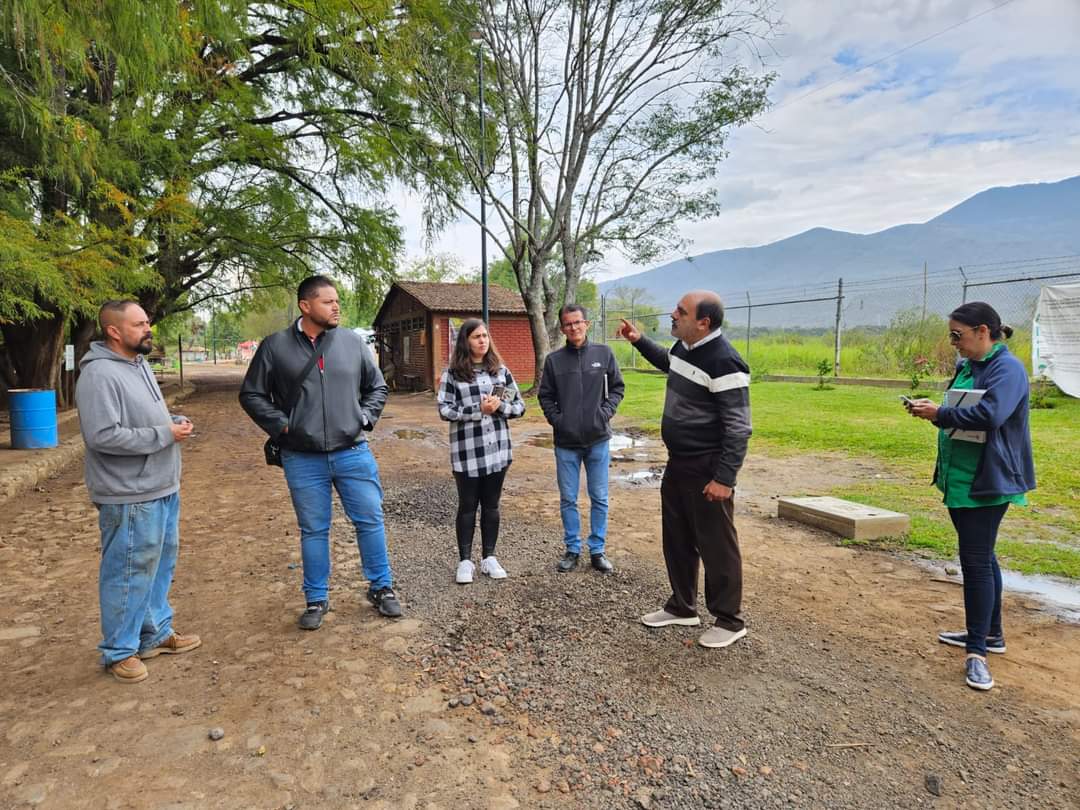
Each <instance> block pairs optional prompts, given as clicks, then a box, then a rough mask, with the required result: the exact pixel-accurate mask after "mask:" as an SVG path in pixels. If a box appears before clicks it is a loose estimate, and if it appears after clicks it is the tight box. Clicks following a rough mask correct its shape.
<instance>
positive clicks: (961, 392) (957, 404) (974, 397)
mask: <svg viewBox="0 0 1080 810" xmlns="http://www.w3.org/2000/svg"><path fill="white" fill-rule="evenodd" d="M985 393H986V389H985V388H970V389H964V388H950V389H949V390H948V391H946V392H945V404H946V405H947V406H948V407H950V408H969V407H971V406H972V405H977V404H978V403H979V401H980V400H981V399H982V398H983V394H985ZM945 432H946V433H947V434H948V435H949V438H950V439H956V440H957V441H961V442H975V443H976V444H986V431H985V430H961V429H960V428H947V429H946V431H945Z"/></svg>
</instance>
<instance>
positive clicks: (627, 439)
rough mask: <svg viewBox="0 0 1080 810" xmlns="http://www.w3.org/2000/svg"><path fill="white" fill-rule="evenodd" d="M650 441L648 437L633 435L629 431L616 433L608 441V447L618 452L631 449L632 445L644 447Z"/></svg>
mask: <svg viewBox="0 0 1080 810" xmlns="http://www.w3.org/2000/svg"><path fill="white" fill-rule="evenodd" d="M648 443H649V440H648V439H645V438H642V437H641V436H631V435H630V434H629V433H615V434H613V435H612V437H611V441H610V442H608V449H610V450H611V451H612V452H614V453H617V452H619V451H620V450H629V449H630V448H632V447H644V446H645V445H647V444H648Z"/></svg>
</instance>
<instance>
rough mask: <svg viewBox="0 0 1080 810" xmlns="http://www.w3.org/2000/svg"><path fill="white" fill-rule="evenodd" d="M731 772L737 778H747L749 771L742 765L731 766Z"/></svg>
mask: <svg viewBox="0 0 1080 810" xmlns="http://www.w3.org/2000/svg"><path fill="white" fill-rule="evenodd" d="M731 772H732V773H733V774H735V775H736V776H746V774H747V770H746V768H743V767H742V766H740V765H733V766H731Z"/></svg>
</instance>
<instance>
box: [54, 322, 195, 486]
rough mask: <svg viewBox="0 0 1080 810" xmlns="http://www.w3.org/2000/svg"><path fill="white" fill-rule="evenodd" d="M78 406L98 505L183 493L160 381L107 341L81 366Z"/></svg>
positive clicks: (139, 360)
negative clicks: (107, 344)
mask: <svg viewBox="0 0 1080 810" xmlns="http://www.w3.org/2000/svg"><path fill="white" fill-rule="evenodd" d="M79 370H80V373H79V382H78V384H77V385H76V386H75V403H76V404H77V405H78V408H79V424H80V427H81V429H82V435H83V440H84V441H85V442H86V488H87V489H88V490H89V491H90V500H92V501H93V502H94V503H98V504H102V503H142V502H144V501H153V500H156V499H157V498H164V497H165V496H166V495H172V494H173V493H174V492H177V491H178V490H179V489H180V448H179V447H177V445H176V440H175V439H174V438H173V434H172V429H171V427H170V426H171V424H172V423H173V422H174V421H176V420H178V419H180V418H181V417H176V419H174V418H173V417H172V416H170V415H169V408H168V406H167V405H166V404H165V398H164V397H162V395H161V389H160V388H158V384H157V380H155V379H154V375H153V374H152V373H151V371H150V368H149V367H148V366H147V364H146V360H145V359H143V357H142V355H137V356H136V357H135V359H134V360H128V359H127V358H126V357H124V356H122V355H119V354H117V353H116V352H114V351H113V350H112V349H110V348H108V347H107V346H106V345H105V344H104V343H103V342H102V341H95V342H93V343H91V344H90V351H88V352H87V353H86V355H85V356H84V357H83V359H82V361H81V362H80V363H79Z"/></svg>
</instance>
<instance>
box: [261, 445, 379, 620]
mask: <svg viewBox="0 0 1080 810" xmlns="http://www.w3.org/2000/svg"><path fill="white" fill-rule="evenodd" d="M281 466H282V467H284V469H285V481H286V482H287V483H288V485H289V495H291V496H292V502H293V509H294V510H295V511H296V522H297V523H298V524H299V525H300V557H301V559H302V560H303V563H304V596H305V598H306V599H307V601H308V602H323V601H325V600H326V596H327V591H328V590H329V585H330V516H331V512H332V506H333V504H332V501H331V498H332V493H331V490H330V487H331V485H333V487H334V488H335V489H337V492H338V497H340V498H341V505H342V506H343V507H344V508H345V514H346V515H347V516H348V518H349V520H351V521H352V524H353V526H355V527H356V544H357V546H359V548H360V565H361V569H362V570H363V572H364V577H365V578H366V579H367V580H368V581H369V582H370V583H371V589H372V590H375V591H377V590H379V589H380V588H390V587H393V584H394V575H393V573H392V572H391V571H390V560H389V557H388V556H387V554H386V530H385V529H384V528H383V513H382V499H383V491H382V484H380V483H379V469H378V467H377V466H376V465H375V457H374V456H373V455H372V454H371V450H370V449H368V446H367V442H361V443H360V444H358V445H356V446H355V447H347V448H345V449H344V450H335V451H334V452H333V453H300V452H297V451H295V450H285V449H284V448H283V449H282V451H281Z"/></svg>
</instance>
